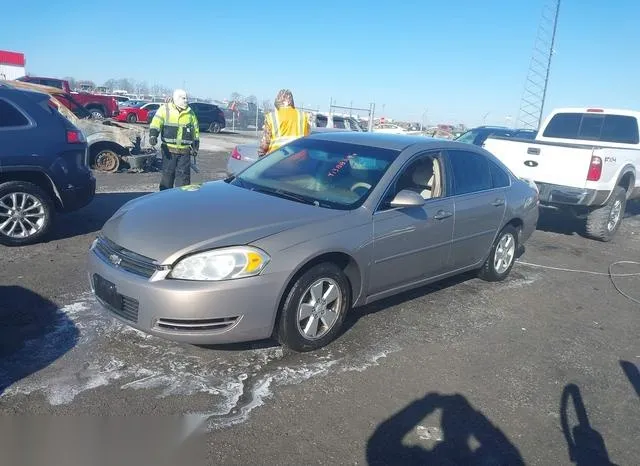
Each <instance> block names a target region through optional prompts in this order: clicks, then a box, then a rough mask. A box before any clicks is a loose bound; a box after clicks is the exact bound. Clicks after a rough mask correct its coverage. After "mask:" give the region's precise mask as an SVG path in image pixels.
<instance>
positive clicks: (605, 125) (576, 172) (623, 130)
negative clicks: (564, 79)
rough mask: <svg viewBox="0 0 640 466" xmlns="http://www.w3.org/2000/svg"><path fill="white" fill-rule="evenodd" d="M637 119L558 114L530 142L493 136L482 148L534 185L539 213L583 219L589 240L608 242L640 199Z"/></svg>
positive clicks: (581, 111) (615, 113) (602, 112)
mask: <svg viewBox="0 0 640 466" xmlns="http://www.w3.org/2000/svg"><path fill="white" fill-rule="evenodd" d="M639 118H640V112H633V111H629V110H606V109H599V108H562V109H556V110H554V111H553V112H551V114H550V115H549V116H548V117H547V118H546V120H545V121H544V123H543V124H542V126H541V128H540V130H539V131H538V134H537V136H536V137H535V139H534V140H524V139H513V138H509V139H507V138H502V137H498V136H491V137H489V138H487V140H486V141H485V142H484V144H483V147H484V148H485V149H486V150H488V151H489V152H491V153H492V154H494V155H495V156H496V157H498V158H499V159H500V160H501V161H502V163H504V164H505V165H506V166H507V167H509V168H510V169H511V171H512V172H513V173H514V174H515V175H516V176H518V177H519V178H523V179H527V180H529V181H533V182H535V183H536V185H537V186H538V190H539V191H540V207H541V208H549V209H555V210H560V211H562V212H566V213H568V214H571V215H574V216H577V217H578V218H581V219H584V220H585V221H586V231H587V234H588V235H589V236H591V237H592V238H595V239H599V240H601V241H610V240H611V239H612V238H613V236H614V235H615V233H616V231H617V230H618V228H619V227H620V223H621V222H622V218H623V217H624V211H625V207H626V202H627V200H630V199H638V198H640V173H639V171H640V136H639V134H640V131H639V127H638V121H639Z"/></svg>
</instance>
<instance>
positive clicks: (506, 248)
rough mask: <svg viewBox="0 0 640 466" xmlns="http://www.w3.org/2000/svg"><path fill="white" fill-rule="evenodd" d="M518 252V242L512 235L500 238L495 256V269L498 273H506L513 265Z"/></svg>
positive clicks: (508, 234) (507, 234)
mask: <svg viewBox="0 0 640 466" xmlns="http://www.w3.org/2000/svg"><path fill="white" fill-rule="evenodd" d="M515 252H516V240H515V238H514V237H513V235H512V234H511V233H506V234H505V235H503V236H502V238H500V241H499V242H498V246H497V247H496V252H495V254H494V260H493V268H494V269H495V270H496V272H497V273H499V274H503V273H505V272H506V271H507V270H508V269H509V267H510V266H511V264H512V263H513V258H514V257H515Z"/></svg>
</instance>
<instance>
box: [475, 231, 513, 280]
mask: <svg viewBox="0 0 640 466" xmlns="http://www.w3.org/2000/svg"><path fill="white" fill-rule="evenodd" d="M518 236H519V235H518V230H516V229H515V228H514V227H513V226H511V225H507V226H506V227H504V228H503V229H502V231H501V232H500V234H499V235H498V237H497V238H496V240H495V241H494V243H493V246H491V252H489V257H488V258H487V260H486V261H485V263H484V264H483V266H482V268H481V269H480V272H479V273H478V276H479V277H480V278H481V279H482V280H485V281H487V282H499V281H502V280H504V279H505V278H507V276H508V275H509V273H510V272H511V269H512V268H513V264H514V263H515V261H516V254H517V252H518ZM508 238H511V239H510V240H509V239H508ZM501 251H504V252H505V253H506V254H502V252H501ZM499 257H502V258H503V260H507V261H508V262H503V261H500V262H499V260H498V259H499Z"/></svg>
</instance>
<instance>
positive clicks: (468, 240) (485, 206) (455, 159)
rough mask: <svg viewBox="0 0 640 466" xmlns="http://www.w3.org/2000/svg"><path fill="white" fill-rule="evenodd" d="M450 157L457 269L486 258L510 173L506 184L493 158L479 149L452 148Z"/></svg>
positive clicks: (501, 212)
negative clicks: (496, 170)
mask: <svg viewBox="0 0 640 466" xmlns="http://www.w3.org/2000/svg"><path fill="white" fill-rule="evenodd" d="M447 161H448V164H449V167H450V170H449V171H450V173H451V180H452V182H453V195H454V200H455V206H454V208H455V219H456V220H455V228H454V231H453V246H452V249H451V260H452V267H453V268H454V269H462V268H465V267H468V266H471V265H476V264H478V263H480V262H482V261H483V260H484V259H485V258H486V256H487V254H488V252H489V250H490V248H491V246H492V244H493V241H494V238H495V236H496V234H497V233H498V228H500V225H501V224H502V220H503V217H504V213H505V204H506V188H507V187H508V186H509V177H508V176H507V178H506V183H507V184H506V185H505V184H504V181H505V180H504V178H502V179H500V177H499V173H497V172H496V173H495V177H494V176H492V175H493V173H492V167H491V163H492V161H490V160H489V157H487V156H485V155H484V154H481V153H478V152H473V151H469V150H450V151H447ZM496 168H498V169H499V167H497V165H496ZM494 178H495V181H494ZM500 181H501V182H500Z"/></svg>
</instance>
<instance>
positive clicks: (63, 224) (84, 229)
mask: <svg viewBox="0 0 640 466" xmlns="http://www.w3.org/2000/svg"><path fill="white" fill-rule="evenodd" d="M146 194H151V193H149V192H132V193H97V194H96V196H95V198H94V199H93V201H91V204H89V205H88V206H86V207H83V208H82V209H80V210H77V211H75V212H71V213H68V214H63V215H60V216H59V217H58V218H57V219H56V223H55V225H54V227H53V229H52V232H51V235H50V237H49V240H50V241H55V240H60V239H66V238H73V237H75V236H82V235H86V234H88V233H94V232H96V231H99V230H100V229H101V228H102V226H103V225H104V224H105V222H106V221H107V220H109V218H110V217H111V216H112V215H113V214H115V213H116V211H117V210H118V209H119V208H120V207H122V206H123V205H124V204H126V203H127V202H129V201H131V200H132V199H136V198H138V197H140V196H144V195H146Z"/></svg>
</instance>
